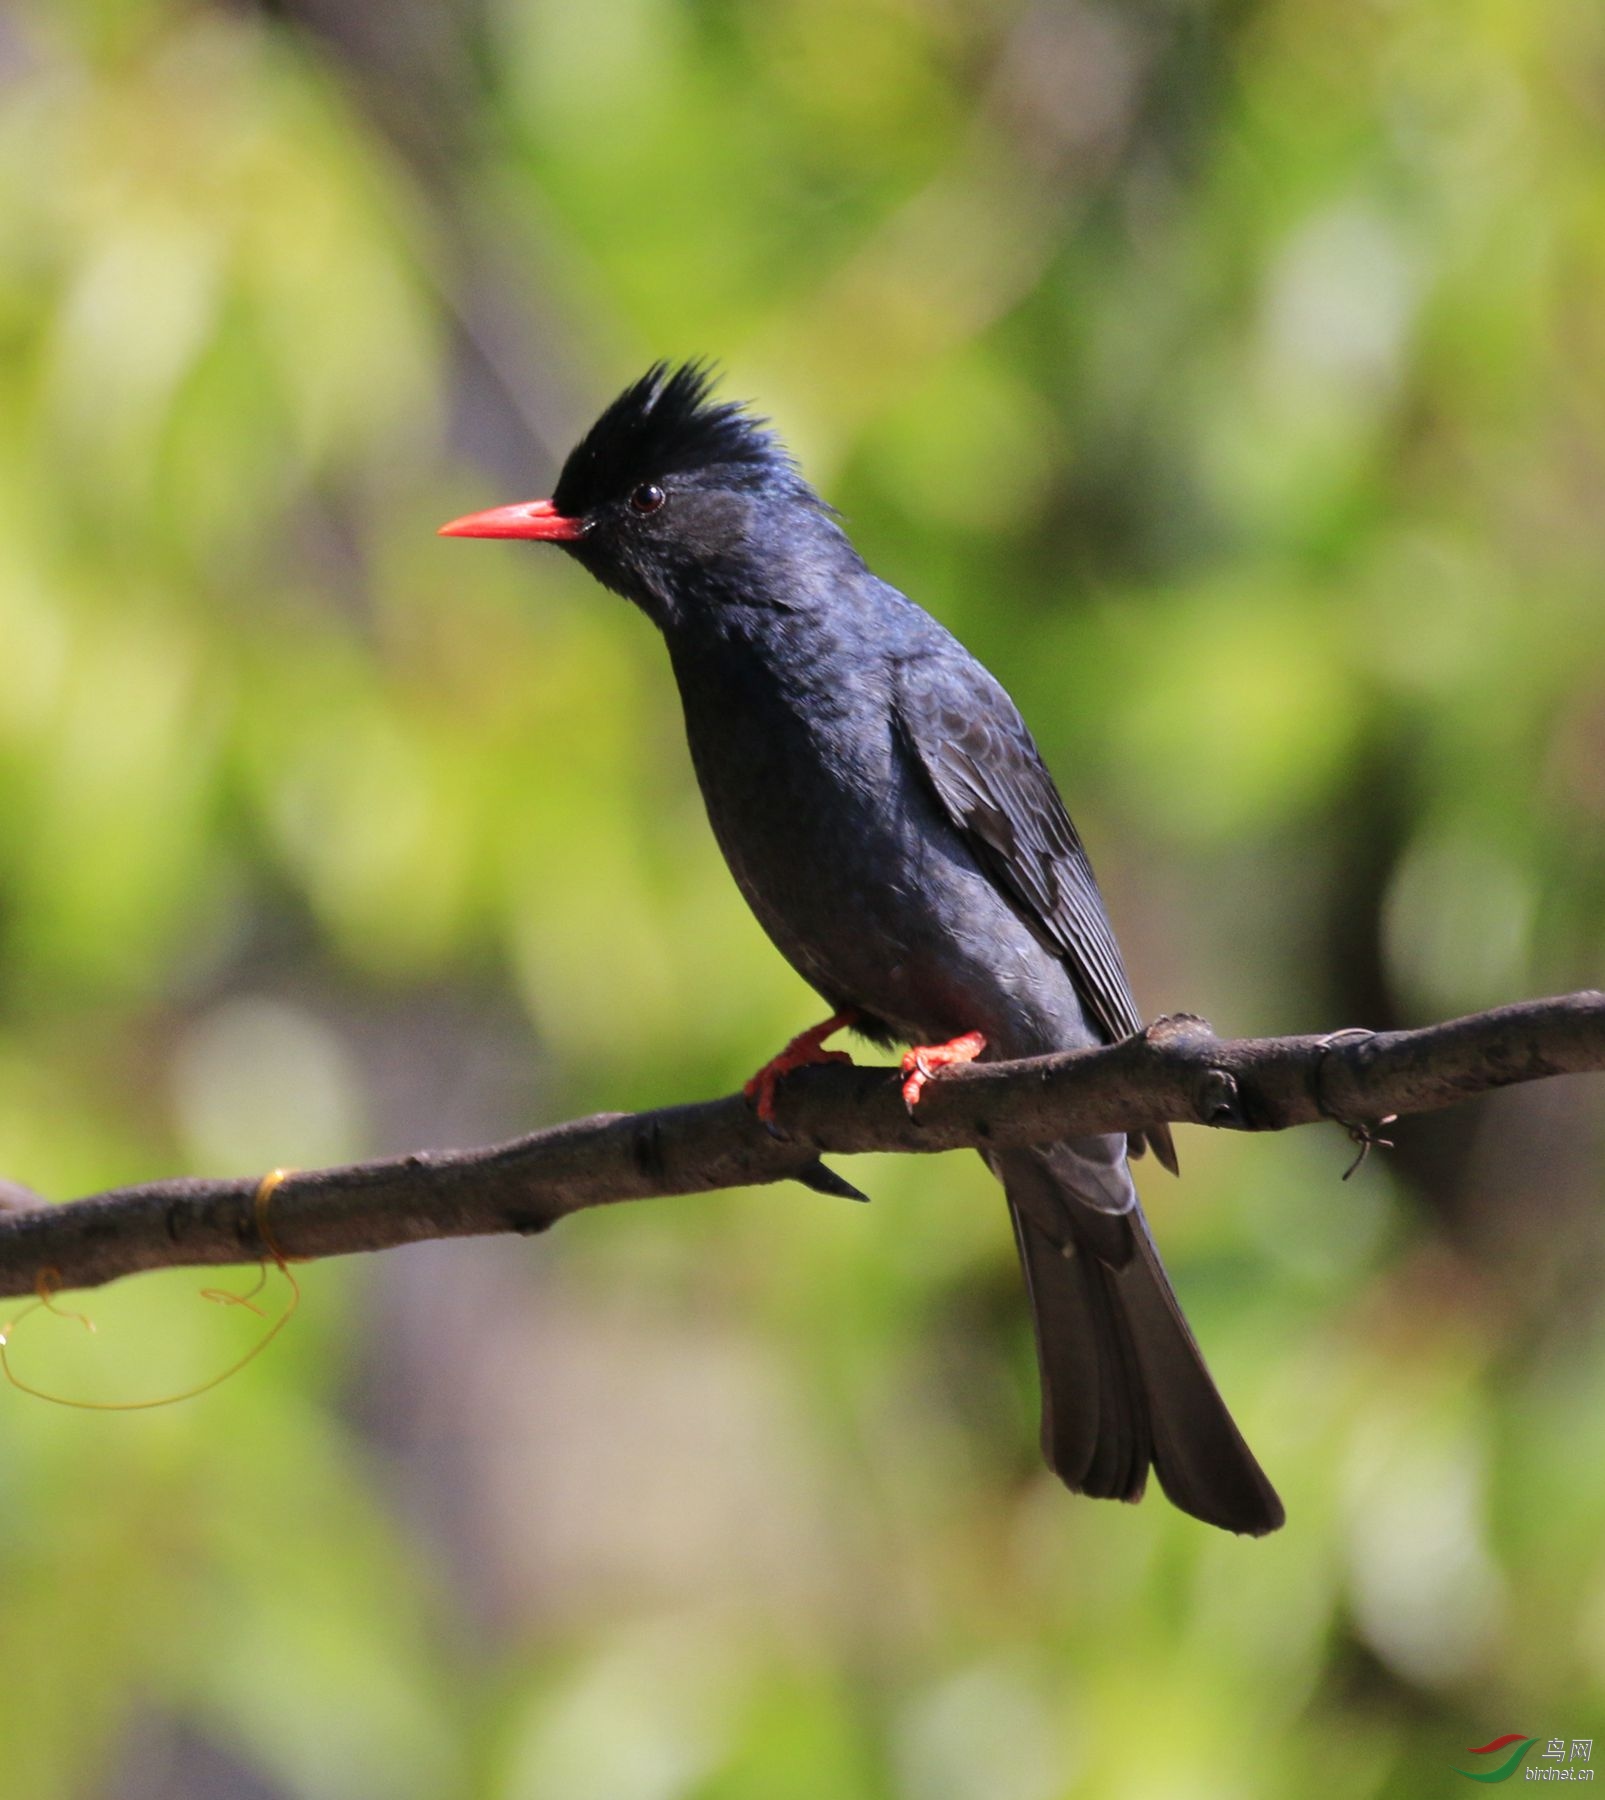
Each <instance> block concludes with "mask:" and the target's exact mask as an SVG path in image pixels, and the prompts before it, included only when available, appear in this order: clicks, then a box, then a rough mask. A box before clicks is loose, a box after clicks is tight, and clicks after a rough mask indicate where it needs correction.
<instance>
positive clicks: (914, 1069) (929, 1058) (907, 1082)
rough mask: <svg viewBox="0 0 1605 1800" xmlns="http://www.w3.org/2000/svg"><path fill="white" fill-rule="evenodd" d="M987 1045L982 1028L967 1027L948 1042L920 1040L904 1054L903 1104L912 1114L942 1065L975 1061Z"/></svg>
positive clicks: (911, 1114)
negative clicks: (961, 1033) (974, 1029)
mask: <svg viewBox="0 0 1605 1800" xmlns="http://www.w3.org/2000/svg"><path fill="white" fill-rule="evenodd" d="M985 1048H986V1039H985V1038H984V1037H983V1036H982V1035H981V1033H980V1032H979V1031H966V1032H965V1033H964V1035H963V1036H962V1037H956V1038H952V1039H950V1040H949V1041H948V1042H947V1043H945V1044H916V1045H915V1046H914V1047H913V1049H911V1050H909V1051H907V1052H906V1053H905V1055H904V1057H903V1104H904V1105H905V1106H906V1107H907V1108H908V1110H909V1116H910V1117H911V1118H912V1117H913V1115H914V1109H915V1108H916V1107H917V1106H918V1105H919V1103H920V1095H921V1094H922V1093H924V1091H925V1084H926V1082H928V1081H929V1080H930V1079H931V1077H932V1076H933V1075H934V1074H935V1073H936V1072H937V1070H938V1069H947V1068H951V1067H952V1066H953V1064H954V1063H967V1062H974V1061H975V1059H976V1057H978V1056H979V1055H980V1054H981V1052H982V1051H983V1050H984V1049H985Z"/></svg>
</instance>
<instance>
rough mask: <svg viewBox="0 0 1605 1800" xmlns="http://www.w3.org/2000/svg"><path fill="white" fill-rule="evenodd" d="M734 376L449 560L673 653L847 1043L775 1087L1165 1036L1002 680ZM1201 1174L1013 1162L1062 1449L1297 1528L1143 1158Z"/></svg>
mask: <svg viewBox="0 0 1605 1800" xmlns="http://www.w3.org/2000/svg"><path fill="white" fill-rule="evenodd" d="M710 385H711V384H710V378H709V375H708V372H707V370H706V369H705V368H704V367H702V366H700V365H696V364H686V365H684V366H681V367H679V368H675V369H671V368H670V367H669V366H668V365H667V364H663V363H659V364H657V365H656V366H655V367H653V368H652V369H651V370H649V371H648V373H647V374H646V375H645V376H643V377H642V379H641V380H639V381H638V382H636V383H635V384H634V385H633V386H632V387H630V388H627V389H626V390H625V392H624V393H622V394H621V395H620V396H619V397H618V399H617V400H615V401H614V402H613V404H612V405H611V406H609V407H608V409H607V411H606V412H604V413H603V414H602V416H601V417H600V418H599V419H598V420H597V422H596V423H595V425H593V426H592V427H591V429H590V431H589V432H587V433H586V435H585V437H584V439H583V440H582V441H581V443H580V444H579V445H578V447H577V448H576V449H575V450H574V451H573V453H572V454H571V455H570V456H569V458H568V461H567V462H566V463H565V464H564V466H563V472H562V475H561V476H560V478H559V480H558V483H557V488H556V490H555V492H554V494H553V497H552V498H551V499H550V500H535V501H528V502H524V503H522V504H519V505H515V506H504V507H498V508H496V509H494V510H493V511H490V512H483V513H476V514H473V515H472V516H471V517H468V518H463V519H457V520H454V521H453V522H452V523H451V524H449V525H445V526H443V527H442V528H441V531H442V535H444V536H448V537H505V538H532V539H537V540H541V541H545V542H550V543H556V544H560V545H561V546H562V547H563V549H565V550H566V551H567V552H568V553H569V554H570V555H571V556H572V557H574V558H575V560H576V561H578V562H580V563H582V564H583V565H584V566H585V568H587V569H588V570H590V572H591V573H592V574H593V575H594V576H595V577H596V578H597V579H598V580H599V581H601V582H602V583H604V585H606V586H607V587H610V588H612V589H613V590H614V591H615V592H616V593H619V594H622V595H623V596H624V597H625V598H626V599H628V600H632V601H633V602H634V603H635V604H636V605H637V606H638V607H640V609H641V610H642V611H643V612H644V613H645V614H646V615H647V617H648V618H649V619H651V620H652V622H653V623H654V624H655V625H656V626H657V627H658V629H659V630H660V631H661V632H662V634H663V637H664V641H665V642H666V643H667V645H668V647H669V659H670V662H671V663H672V665H673V668H674V675H675V680H676V681H677V683H678V684H679V689H680V698H681V701H682V703H683V705H684V709H685V723H686V735H687V738H688V739H689V741H690V746H691V757H692V762H693V764H694V765H695V768H696V774H697V780H698V782H699V784H700V785H701V788H702V794H703V798H704V800H705V801H706V803H707V808H708V818H709V820H710V822H711V823H712V825H713V831H714V835H715V837H716V838H717V839H718V841H719V846H720V848H721V849H722V850H723V851H724V854H725V859H726V861H727V862H728V863H729V865H730V869H731V873H732V874H733V875H734V876H735V878H736V881H737V883H738V885H739V886H740V888H741V891H742V893H743V894H744V895H745V896H746V898H747V901H748V904H749V905H750V906H751V907H752V910H753V911H754V912H755V913H756V914H757V916H758V919H759V921H760V922H761V924H762V925H763V927H764V929H765V930H766V931H767V932H768V934H769V936H770V937H771V938H772V939H773V940H774V942H775V944H776V945H777V946H778V948H779V949H780V951H781V953H782V954H783V955H784V956H785V957H786V958H787V960H788V961H789V962H790V963H791V964H792V966H793V967H794V968H795V969H796V970H797V971H798V972H799V973H800V974H801V975H802V976H803V978H804V979H805V980H806V981H808V982H809V983H810V984H811V985H812V986H813V987H814V988H815V989H817V991H818V992H819V993H820V994H821V995H822V996H823V998H824V1000H825V1003H826V1005H827V1006H828V1007H829V1008H830V1009H831V1014H832V1017H831V1018H830V1019H829V1020H828V1021H826V1023H825V1024H824V1025H822V1026H819V1027H817V1028H816V1029H815V1030H813V1031H811V1032H805V1033H804V1034H803V1035H802V1036H801V1037H800V1038H798V1039H796V1040H795V1041H794V1042H793V1043H792V1044H791V1045H790V1046H788V1048H787V1050H786V1051H785V1052H783V1053H782V1055H781V1056H780V1057H777V1058H776V1059H775V1061H774V1062H773V1063H771V1064H769V1065H768V1066H767V1067H766V1068H765V1069H764V1070H763V1071H761V1072H760V1073H759V1075H757V1076H755V1077H754V1079H753V1081H752V1082H751V1083H750V1084H749V1089H748V1091H749V1093H750V1094H751V1096H752V1097H753V1099H754V1100H755V1101H756V1103H757V1105H758V1107H759V1110H760V1112H761V1113H763V1114H764V1115H765V1116H767V1115H768V1112H769V1109H770V1106H771V1103H772V1098H773V1092H774V1084H775V1082H776V1080H777V1079H779V1078H780V1077H782V1076H783V1075H784V1074H785V1072H786V1071H787V1070H789V1069H792V1068H796V1067H799V1066H801V1065H802V1064H804V1063H807V1062H814V1061H820V1060H824V1059H828V1058H830V1057H832V1056H833V1055H834V1054H835V1053H833V1052H830V1051H827V1050H825V1049H824V1048H823V1041H824V1039H825V1038H826V1037H828V1036H829V1034H830V1033H831V1032H832V1031H834V1030H838V1029H840V1028H842V1027H843V1026H845V1025H849V1024H850V1025H852V1026H853V1028H854V1029H855V1030H857V1031H858V1032H860V1033H861V1034H863V1035H864V1036H866V1037H868V1038H870V1039H872V1040H874V1041H877V1042H882V1043H903V1044H912V1045H914V1046H915V1048H914V1049H911V1050H910V1051H909V1053H908V1055H907V1056H906V1057H905V1058H904V1063H903V1067H904V1073H905V1076H906V1080H905V1084H904V1091H905V1095H906V1097H907V1099H908V1101H909V1104H910V1105H911V1106H912V1105H914V1104H915V1103H916V1102H917V1101H918V1098H919V1091H920V1088H921V1087H922V1085H923V1083H924V1082H925V1081H926V1080H927V1079H928V1078H929V1076H930V1075H931V1074H932V1072H933V1071H934V1070H936V1069H938V1068H940V1067H941V1066H942V1065H943V1064H944V1063H947V1062H953V1061H967V1060H969V1059H971V1058H973V1057H976V1056H982V1057H988V1058H991V1057H998V1058H1008V1057H1022V1056H1036V1055H1039V1054H1042V1053H1043V1052H1047V1051H1053V1050H1065V1049H1072V1048H1078V1047H1082V1046H1088V1045H1095V1044H1108V1043H1113V1042H1115V1041H1117V1040H1118V1039H1120V1038H1124V1037H1127V1036H1129V1035H1131V1034H1132V1033H1134V1032H1136V1031H1139V1030H1140V1029H1141V1027H1142V1020H1141V1018H1140V1017H1139V1015H1138V1012H1137V1007H1136V1003H1135V1001H1134V1000H1133V999H1132V995H1131V988H1130V986H1129V984H1128V982H1127V979H1126V971H1125V967H1124V965H1123V963H1122V960H1121V955H1120V950H1119V947H1118V946H1117V944H1116V943H1115V938H1114V933H1113V931H1112V930H1111V928H1110V925H1109V920H1108V916H1107V915H1106V913H1105V911H1104V906H1103V901H1102V898H1101V896H1100V894H1099V892H1098V886H1097V883H1096V881H1095V880H1094V879H1093V874H1092V868H1091V865H1090V863H1089V862H1088V860H1087V854H1086V851H1085V850H1084V849H1083V848H1082V844H1081V839H1080V837H1079V836H1078V835H1077V833H1076V828H1075V826H1074V825H1072V824H1071V822H1070V816H1069V814H1068V813H1067V812H1066V811H1065V807H1064V802H1063V801H1062V800H1061V799H1060V797H1059V793H1058V790H1057V789H1056V788H1055V786H1054V784H1053V778H1052V777H1051V776H1050V775H1049V773H1048V771H1047V768H1046V767H1045V766H1044V764H1043V761H1042V757H1041V755H1040V754H1039V752H1038V750H1037V747H1036V744H1035V743H1034V741H1033V740H1032V737H1031V734H1030V732H1029V731H1027V729H1026V727H1025V724H1024V722H1023V721H1022V720H1021V718H1020V715H1019V712H1018V711H1017V710H1016V708H1015V706H1014V703H1013V702H1012V701H1011V700H1010V698H1009V696H1008V695H1007V694H1006V693H1005V692H1004V691H1003V689H1002V687H1000V686H999V684H998V683H997V681H996V680H994V679H993V677H992V676H991V675H990V674H988V672H987V671H986V670H985V669H984V668H982V666H981V665H980V664H979V663H978V662H977V661H976V660H975V658H974V657H973V656H971V655H970V654H969V652H968V651H967V650H965V649H964V647H963V646H962V645H961V644H960V643H958V641H957V640H956V639H955V638H954V637H953V636H952V635H951V634H950V633H949V632H947V631H946V630H945V629H944V628H943V627H942V626H941V625H939V624H938V623H937V622H936V621H935V620H934V619H933V618H931V617H930V615H929V614H928V613H925V612H923V611H922V610H921V609H920V608H919V607H918V606H916V605H915V604H914V603H913V602H912V601H911V600H909V599H907V598H906V597H905V596H904V595H902V594H901V593H899V592H898V591H897V589H896V588H893V587H890V586H888V585H887V583H886V582H884V581H881V580H880V579H878V578H877V577H876V576H875V575H873V574H871V573H870V571H869V569H868V568H867V567H866V566H865V564H864V561H863V559H862V558H861V557H860V556H859V554H858V552H857V551H856V550H855V549H854V548H853V546H852V544H851V543H850V542H849V540H848V537H847V534H846V532H845V531H844V530H843V529H842V527H841V525H840V523H839V522H838V520H837V517H836V515H835V513H834V512H833V511H832V510H831V508H830V507H829V506H827V505H826V504H825V503H824V502H823V501H822V500H821V499H820V498H819V496H818V495H817V494H816V493H815V492H814V490H813V489H812V488H811V487H810V486H809V485H808V483H807V482H806V481H805V480H804V479H803V477H802V475H801V474H800V472H799V471H798V469H797V466H796V465H795V463H794V462H793V461H792V460H791V458H790V456H789V455H788V454H787V453H786V451H785V449H784V448H783V447H782V445H781V444H780V442H779V441H778V440H777V438H776V437H775V435H774V434H773V432H772V431H771V430H769V429H768V427H767V426H766V424H765V422H764V421H763V420H760V419H757V418H754V417H753V416H752V415H751V414H749V413H748V412H747V411H745V410H744V409H743V408H742V407H740V406H737V405H733V404H730V403H728V402H720V401H716V400H714V399H713V398H712V397H711V394H710ZM1145 1147H1146V1148H1148V1149H1151V1150H1152V1151H1153V1153H1154V1154H1155V1156H1156V1157H1157V1158H1158V1160H1159V1161H1160V1162H1162V1163H1163V1164H1164V1165H1165V1166H1166V1167H1167V1168H1168V1169H1170V1170H1172V1171H1174V1170H1175V1168H1176V1159H1175V1152H1174V1149H1173V1148H1172V1144H1171V1138H1170V1132H1169V1129H1168V1127H1166V1126H1164V1125H1158V1126H1149V1127H1145V1128H1144V1129H1143V1130H1142V1131H1141V1132H1130V1133H1108V1134H1106V1135H1103V1136H1098V1137H1081V1138H1072V1139H1067V1140H1066V1141H1064V1142H1062V1143H1058V1144H1054V1145H1051V1146H1048V1147H1046V1148H1040V1149H1016V1150H1000V1151H995V1152H983V1154H984V1155H985V1156H986V1160H987V1162H988V1164H989V1165H990V1167H991V1168H992V1170H993V1172H994V1173H995V1174H996V1175H997V1177H998V1179H999V1180H1000V1181H1001V1182H1002V1183H1003V1186H1004V1190H1005V1192H1006V1194H1007V1196H1008V1202H1009V1211H1010V1213H1011V1215H1012V1217H1013V1220H1014V1232H1015V1239H1016V1241H1017V1243H1018V1245H1019V1250H1020V1261H1021V1264H1022V1266H1023V1268H1024V1271H1025V1282H1026V1289H1027V1292H1028V1294H1029V1296H1030V1300H1031V1308H1032V1314H1033V1317H1034V1319H1035V1324H1036V1341H1037V1354H1038V1361H1039V1364H1040V1368H1041V1375H1042V1448H1043V1453H1044V1455H1045V1456H1046V1458H1047V1460H1048V1463H1049V1465H1050V1467H1051V1468H1052V1469H1053V1470H1054V1471H1055V1473H1057V1474H1058V1476H1059V1477H1060V1478H1061V1480H1063V1481H1064V1483H1065V1484H1066V1485H1067V1486H1068V1487H1070V1488H1073V1489H1075V1490H1076V1491H1077V1492H1079V1493H1084V1494H1092V1495H1097V1496H1100V1497H1108V1498H1115V1499H1121V1500H1136V1499H1138V1498H1139V1497H1140V1496H1141V1494H1142V1491H1143V1487H1144V1484H1145V1482H1146V1480H1147V1476H1148V1470H1149V1468H1150V1467H1152V1468H1153V1469H1154V1471H1155V1472H1156V1473H1157V1475H1158V1477H1159V1483H1160V1486H1161V1487H1162V1488H1163V1489H1164V1490H1165V1492H1166V1493H1167V1494H1168V1495H1169V1496H1170V1498H1171V1499H1172V1500H1173V1501H1174V1502H1175V1504H1176V1505H1177V1506H1179V1507H1181V1508H1182V1509H1183V1510H1184V1511H1186V1512H1189V1513H1192V1514H1193V1515H1194V1516H1195V1517H1197V1518H1200V1519H1203V1520H1206V1521H1207V1522H1208V1523H1210V1524H1212V1525H1219V1526H1223V1527H1224V1528H1225V1529H1227V1530H1229V1531H1238V1532H1249V1533H1254V1534H1259V1533H1263V1532H1268V1531H1274V1530H1275V1529H1276V1528H1277V1527H1278V1526H1279V1525H1280V1524H1281V1523H1282V1521H1283V1512H1282V1505H1281V1502H1280V1500H1278V1498H1277V1496H1276V1492H1275V1490H1274V1489H1273V1488H1272V1487H1271V1484H1270V1482H1269V1481H1268V1480H1267V1479H1266V1477H1265V1475H1264V1473H1263V1472H1262V1471H1261V1469H1260V1466H1259V1464H1258V1463H1257V1462H1256V1461H1255V1460H1254V1457H1253V1454H1252V1452H1251V1451H1250V1450H1249V1448H1248V1446H1247V1444H1246V1443H1245V1442H1244V1441H1243V1438H1242V1435H1241V1433H1240V1432H1239V1431H1238V1429H1237V1426H1236V1425H1235V1424H1234V1423H1233V1420H1232V1416H1231V1414H1230V1413H1229V1412H1228V1411H1227V1409H1226V1405H1225V1402H1224V1401H1223V1400H1222V1399H1221V1397H1220V1395H1219V1393H1218V1392H1217V1391H1216V1389H1215V1384H1214V1382H1213V1381H1212V1380H1211V1379H1210V1375H1209V1371H1208V1370H1207V1369H1206V1368H1205V1366H1204V1360H1203V1357H1202V1355H1201V1354H1200V1352H1199V1349H1198V1345H1197V1343H1196V1342H1195V1341H1194V1339H1193V1335H1192V1332H1191V1331H1190V1330H1189V1329H1188V1326H1187V1322H1186V1320H1185V1319H1184V1318H1183V1317H1182V1314H1181V1309H1180V1307H1179V1306H1178V1305H1177V1302H1176V1297H1175V1295H1174V1294H1173V1293H1172V1291H1171V1287H1170V1283H1169V1281H1168V1280H1167V1279H1166V1276H1165V1272H1164V1269H1163V1267H1162V1266H1161V1264H1160V1261H1159V1253H1158V1251H1157V1250H1156V1249H1155V1247H1154V1242H1153V1239H1152V1237H1151V1235H1150V1234H1149V1230H1148V1225H1147V1221H1146V1220H1145V1219H1144V1217H1143V1211H1142V1207H1141V1206H1140V1205H1139V1203H1138V1200H1137V1191H1136V1189H1135V1187H1134V1186H1133V1185H1132V1179H1131V1172H1130V1168H1129V1166H1128V1162H1127V1157H1128V1155H1131V1154H1140V1153H1141V1152H1142V1150H1143V1149H1144V1148H1145Z"/></svg>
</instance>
